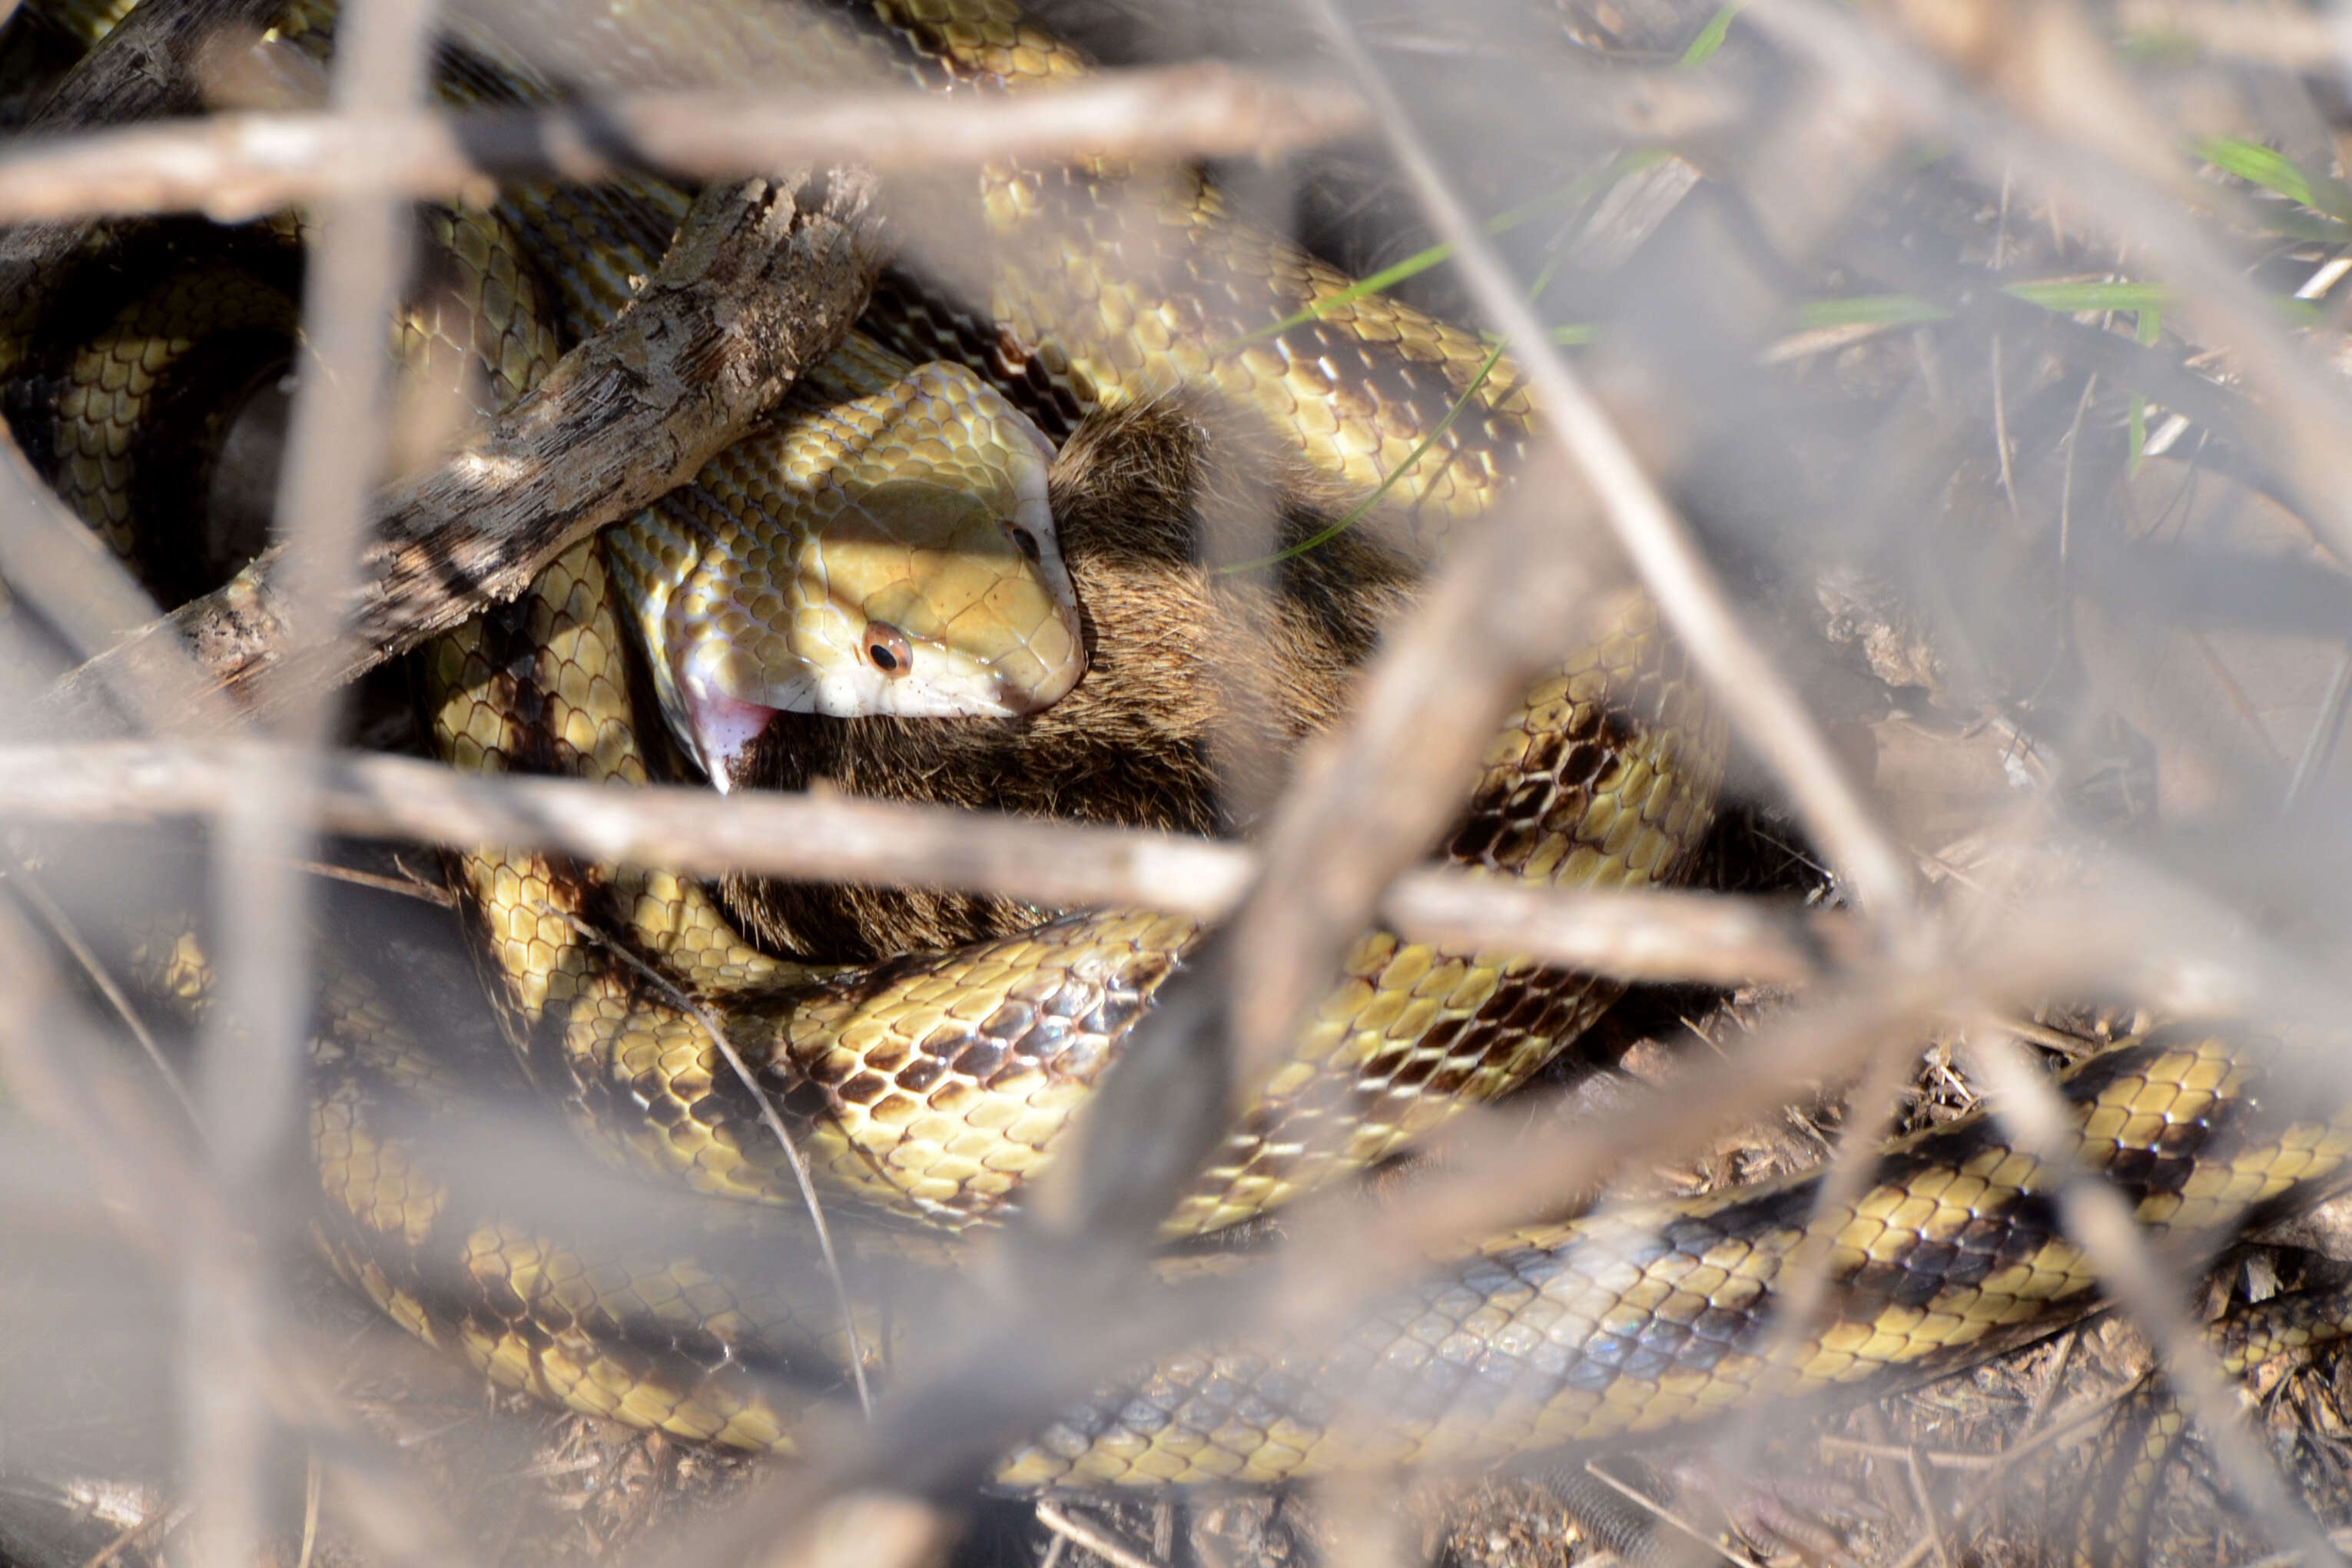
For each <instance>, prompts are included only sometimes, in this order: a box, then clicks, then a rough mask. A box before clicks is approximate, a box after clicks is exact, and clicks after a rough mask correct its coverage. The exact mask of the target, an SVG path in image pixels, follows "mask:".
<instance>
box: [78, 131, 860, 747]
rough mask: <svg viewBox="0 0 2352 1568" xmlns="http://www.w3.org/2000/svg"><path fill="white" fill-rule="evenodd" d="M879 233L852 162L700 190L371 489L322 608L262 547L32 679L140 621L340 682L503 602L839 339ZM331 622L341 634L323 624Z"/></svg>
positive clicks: (771, 399)
mask: <svg viewBox="0 0 2352 1568" xmlns="http://www.w3.org/2000/svg"><path fill="white" fill-rule="evenodd" d="M885 250H886V245H885V236H884V224H883V221H882V218H881V216H880V214H879V211H878V207H877V201H876V189H875V184H874V181H873V180H872V178H871V176H870V175H868V174H866V172H864V171H850V172H832V173H824V172H803V173H802V174H800V175H798V176H797V177H787V178H782V179H778V180H752V181H747V182H744V183H740V184H737V185H733V186H729V187H725V188H722V189H715V190H712V191H710V192H708V193H705V194H704V196H703V198H702V199H701V200H700V201H698V203H697V204H696V205H695V208H694V211H693V213H692V214H691V215H690V216H689V217H688V220H687V224H686V226H685V228H684V230H683V231H682V232H681V233H680V235H679V236H678V240H677V244H676V245H674V246H672V247H671V249H670V253H669V254H668V255H667V256H665V257H664V258H663V259H662V264H661V267H660V268H659V269H658V270H657V271H656V273H655V275H654V277H653V278H652V280H651V281H650V282H649V283H648V284H647V285H646V288H645V290H644V291H643V292H642V293H641V294H640V295H639V296H638V298H637V299H636V301H635V304H634V305H633V306H632V307H631V308H629V310H628V311H626V312H625V314H624V315H623V316H622V317H621V318H620V319H619V320H617V321H616V322H614V324H613V326H612V327H611V328H609V329H606V330H605V331H604V332H601V333H599V334H597V335H596V336H595V337H593V338H592V339H590V340H588V341H586V342H584V343H582V344H581V345H580V346H579V347H578V348H576V349H574V350H572V352H571V353H569V354H566V355H565V356H564V357H563V359H562V361H561V362H560V363H558V364H557V366H556V368H555V370H554V371H553V372H551V374H550V375H549V376H548V378H547V380H546V381H545V382H542V383H541V385H540V387H539V388H538V390H537V391H535V392H532V393H531V394H530V396H528V397H526V398H524V399H523V400H522V401H521V402H518V403H517V404H515V406H514V407H512V408H511V409H509V410H508V411H507V412H506V413H504V414H502V415H500V416H499V418H498V419H497V420H496V421H494V422H493V423H492V424H491V425H490V427H489V428H488V430H486V431H485V432H483V433H482V434H480V435H479V436H478V437H477V438H476V439H474V440H473V441H471V442H468V443H467V445H466V446H465V447H464V448H462V449H461V450H459V451H458V452H457V453H456V454H455V455H452V456H451V457H450V458H448V459H447V460H446V461H445V462H443V463H442V464H440V465H438V466H436V468H434V469H433V470H432V471H431V472H429V473H427V474H425V475H424V476H420V477H419V478H416V479H415V480H412V481H410V482H408V483H406V484H404V485H403V486H399V487H398V488H397V489H395V490H394V491H392V492H391V493H389V494H388V495H386V496H385V497H383V500H382V502H381V503H380V505H379V507H378V511H377V517H376V520H375V526H374V538H373V541H372V542H371V543H370V544H369V545H368V546H367V547H366V549H364V550H363V551H362V557H361V586H360V588H359V590H358V591H357V593H356V595H355V597H354V599H353V600H352V601H351V602H350V603H347V604H345V605H343V606H341V607H340V608H341V612H342V613H341V614H340V615H334V614H331V613H330V612H329V611H328V609H327V608H326V607H321V606H300V605H295V604H291V603H289V602H288V600H287V596H286V593H285V585H284V577H285V560H284V557H283V554H282V552H281V551H280V550H279V549H275V548H273V549H270V550H268V551H267V552H265V553H264V554H263V555H262V556H260V557H259V558H258V559H256V560H255V561H254V562H253V564H252V565H250V566H249V567H247V569H246V570H244V571H242V572H240V573H238V575H237V576H236V579H235V580H232V581H231V582H229V583H228V584H227V585H226V587H224V588H222V589H220V590H218V591H215V592H214V593H211V594H208V595H206V596H205V598H203V599H199V600H196V601H193V602H191V603H189V604H187V605H185V606H184V607H183V608H182V609H180V610H179V611H177V612H174V613H173V614H172V615H170V616H168V617H166V618H164V619H163V620H162V621H158V622H152V623H151V624H150V625H148V626H146V627H144V628H142V629H141V630H140V631H139V632H136V633H134V634H133V635H132V636H131V638H130V639H129V640H127V641H126V642H125V643H123V644H122V645H121V646H118V647H117V648H115V649H113V650H112V651H110V652H109V653H106V654H105V655H104V656H102V657H100V658H99V659H95V660H92V661H91V662H90V663H89V664H85V665H84V666H82V667H81V668H80V669H79V670H76V671H75V672H74V673H73V674H70V675H68V676H67V677H66V678H65V679H64V680H62V681H60V682H58V685H56V686H55V687H53V688H52V689H51V691H50V692H49V694H48V695H47V698H46V699H45V700H46V701H47V703H48V704H49V705H50V706H52V708H55V709H65V708H69V707H71V706H79V703H80V702H81V701H82V700H83V699H84V697H85V696H86V695H89V693H90V692H91V690H92V689H93V688H96V687H100V686H102V685H103V684H104V683H105V682H106V681H107V680H108V679H109V677H110V674H112V672H113V671H114V669H115V668H116V667H117V666H118V665H119V664H121V663H122V662H124V661H126V660H131V659H135V658H137V657H138V656H139V655H140V653H141V649H142V645H143V644H145V643H148V642H150V641H152V640H153V639H157V638H173V639H180V640H184V641H185V643H187V644H188V645H189V647H190V648H191V649H192V650H193V651H194V654H195V656H196V659H197V661H198V663H199V664H202V665H203V666H204V668H205V672H206V674H207V675H208V676H209V677H210V678H211V679H212V680H213V681H214V682H215V684H216V685H219V686H221V687H225V688H226V689H227V690H228V691H229V692H230V693H232V694H233V695H237V696H239V697H247V698H249V697H250V696H251V695H253V694H254V693H255V691H256V689H257V688H256V685H255V682H256V680H257V677H259V676H260V675H261V674H263V673H264V672H265V671H271V670H277V671H281V672H284V673H285V677H286V678H279V679H274V680H272V681H270V682H269V683H268V689H269V691H270V693H271V694H272V695H273V696H276V695H281V694H284V693H286V692H288V691H289V690H290V689H292V688H293V687H294V686H295V685H296V684H297V683H299V685H301V686H302V687H304V688H308V689H315V688H316V687H318V686H320V685H331V684H334V683H338V682H341V681H347V680H350V679H352V677H354V676H356V675H358V674H361V673H362V672H363V671H365V670H368V669H370V668H372V667H373V666H374V665H375V664H380V663H382V662H383V661H384V660H386V659H389V658H392V657H394V655H396V654H399V653H404V652H406V651H407V650H408V649H410V648H413V647H415V645H416V644H417V643H420V642H422V641H424V640H425V638H426V637H429V636H431V635H433V634H434V633H435V632H442V631H446V630H447V629H448V628H450V627H452V626H454V625H456V624H457V622H460V621H463V620H464V619H465V618H466V617H467V615H470V614H472V613H473V612H475V611H477V610H478V609H480V608H481V607H482V606H483V605H485V604H488V603H492V602H496V601H500V600H506V599H511V598H513V597H514V596H515V595H516V594H518V593H520V592H521V591H522V589H523V587H524V585H525V584H527V583H528V582H529V581H530V579H531V577H532V576H533V575H534V574H536V573H537V572H538V571H539V570H540V569H541V567H543V566H545V565H546V564H547V563H548V562H549V561H550V560H551V559H554V558H555V557H556V556H557V555H559V554H561V553H562V551H563V550H564V549H567V548H569V547H570V546H571V545H572V544H573V543H575V542H577V541H578V540H580V539H582V538H586V537H587V536H588V535H589V534H591V533H593V531H594V530H595V529H597V528H601V527H603V526H604V524H606V523H609V522H612V521H614V520H615V519H617V518H620V517H626V516H628V515H629V514H630V513H632V512H634V511H635V510H636V509H637V508H639V507H643V506H645V505H646V504H647V503H649V502H651V501H652V500H654V499H655V498H656V497H659V496H661V495H663V494H664V493H666V492H667V491H668V490H671V489H673V488H675V487H677V486H679V485H681V484H684V483H685V482H686V481H687V480H688V479H689V478H691V477H692V476H694V474H695V473H696V471H697V470H698V469H699V468H701V466H702V465H703V464H705V463H706V462H708V461H709V459H710V458H711V457H713V456H715V455H717V454H718V453H719V452H720V451H722V450H724V449H725V448H726V447H727V446H728V445H729V444H731V443H732V442H733V441H735V440H736V439H737V438H738V437H739V436H740V435H741V434H743V433H744V431H745V430H746V429H747V428H749V426H750V425H751V423H752V422H753V421H755V420H756V419H758V418H759V417H760V416H761V414H763V413H767V412H768V411H769V410H770V409H772V408H773V407H774V406H775V404H776V402H778V400H780V399H781V398H782V396H783V393H784V392H785V389H787V388H788V387H790V386H791V385H792V383H793V380H794V379H795V378H796V377H797V376H799V374H800V373H801V371H802V370H803V367H805V366H807V365H809V364H811V363H813V362H814V361H817V360H818V359H821V358H823V357H824V355H825V354H827V353H829V352H831V351H832V350H833V349H834V348H835V346H836V345H837V344H839V343H840V341H841V340H842V337H843V335H844V334H845V332H847V330H848V329H849V326H850V323H851V322H853V321H855V320H856V318H857V313H858V312H859V311H860V310H861V309H863V308H864V307H865V302H866V295H867V294H868V292H869V291H870V290H871V289H872V287H873V284H874V278H875V275H876V274H877V271H878V270H879V268H880V267H881V265H882V261H883V259H884V255H885ZM345 627H348V629H349V634H348V635H342V634H341V632H343V630H344V628H345Z"/></svg>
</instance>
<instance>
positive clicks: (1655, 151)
mask: <svg viewBox="0 0 2352 1568" xmlns="http://www.w3.org/2000/svg"><path fill="white" fill-rule="evenodd" d="M1668 156H1669V154H1667V153H1666V152H1664V151H1663V150H1662V149H1659V148H1644V149H1643V150H1641V151H1638V152H1624V153H1620V154H1619V155H1618V156H1617V157H1615V158H1613V159H1612V160H1610V162H1609V166H1608V167H1607V168H1605V169H1597V170H1595V171H1594V172H1591V173H1590V174H1586V175H1582V176H1580V178H1578V179H1576V180H1573V181H1571V182H1570V183H1568V184H1565V185H1562V186H1559V188H1558V189H1556V190H1551V191H1547V192H1545V193H1543V194H1542V195H1540V196H1537V197H1535V198H1534V199H1533V200H1531V201H1527V202H1522V203H1520V204H1518V205H1517V206H1516V207H1512V208H1509V209H1508V210H1507V211H1505V212H1501V213H1497V214H1496V215H1495V216H1493V217H1491V218H1488V219H1487V220H1486V232H1487V233H1488V234H1490V235H1499V234H1508V233H1510V232H1511V230H1513V229H1515V228H1517V227H1518V226H1519V225H1522V224H1524V223H1526V222H1527V221H1528V219H1529V218H1532V217H1534V216H1536V215H1537V214H1539V213H1542V212H1544V211H1545V210H1546V209H1548V208H1552V207H1576V206H1580V205H1582V204H1584V203H1586V202H1588V201H1591V199H1592V198H1593V197H1594V196H1596V195H1599V194H1600V193H1601V192H1603V191H1605V190H1607V189H1609V188H1610V187H1611V186H1612V185H1614V184H1616V183H1617V182H1618V181H1620V180H1622V179H1623V178H1625V176H1627V175H1628V174H1633V173H1636V172H1640V171H1641V170H1643V169H1646V168H1648V167H1650V165H1652V164H1653V163H1658V162H1664V160H1665V159H1666V158H1667V157H1668ZM1453 257H1454V247H1453V246H1450V245H1433V246H1430V247H1429V248H1428V249H1427V250H1423V251H1416V252H1415V253H1414V254H1412V256H1406V257H1405V258H1404V259H1403V260H1402V261H1400V262H1397V263H1395V264H1394V265H1392V266H1389V267H1382V268H1381V269H1380V270H1379V271H1378V272H1375V273H1373V274H1372V275H1371V276H1370V277H1360V278H1358V279H1357V280H1356V281H1355V282H1353V283H1351V284H1349V286H1348V287H1345V288H1343V289H1341V290H1339V293H1337V294H1334V295H1332V296H1331V297H1330V298H1328V299H1318V300H1317V301H1316V302H1315V303H1314V304H1312V305H1309V306H1308V307H1307V308H1305V309H1304V310H1299V311H1297V312H1294V313H1293V314H1291V315H1288V316H1286V317H1284V318H1283V319H1281V320H1279V321H1276V323H1275V324H1274V325H1273V326H1271V327H1260V328H1259V329H1257V330H1256V331H1255V332H1245V333H1244V334H1243V335H1242V336H1240V337H1238V338H1235V339H1234V340H1232V341H1231V342H1227V343H1220V344H1218V345H1217V347H1216V349H1215V350H1213V352H1216V353H1220V354H1223V353H1230V352H1232V351H1233V350H1235V349H1238V348H1241V347H1243V346H1244V344H1248V343H1255V342H1259V341H1262V340H1265V339H1267V338H1273V337H1278V336H1280V335H1281V334H1282V333H1285V332H1287V331H1289V330H1290V329H1292V328H1293V327H1301V326H1304V325H1306V324H1307V322H1309V321H1312V320H1314V319H1316V318H1317V317H1318V316H1324V315H1328V314H1329V313H1330V312H1331V311H1333V310H1335V309H1337V308H1339V307H1340V306H1342V305H1345V304H1347V303H1348V302H1349V301H1350V300H1355V299H1361V298H1363V297H1364V296H1365V295H1367V294H1379V293H1381V292H1382V291H1383V290H1386V289H1389V288H1393V287H1396V286H1397V285H1398V284H1400V283H1402V282H1403V281H1404V280H1405V279H1406V278H1408V277H1419V276H1420V275H1421V274H1423V273H1424V272H1427V271H1428V270H1429V269H1430V268H1431V267H1436V266H1439V265H1441V264H1442V263H1444V262H1447V261H1450V260H1452V259H1453Z"/></svg>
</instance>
